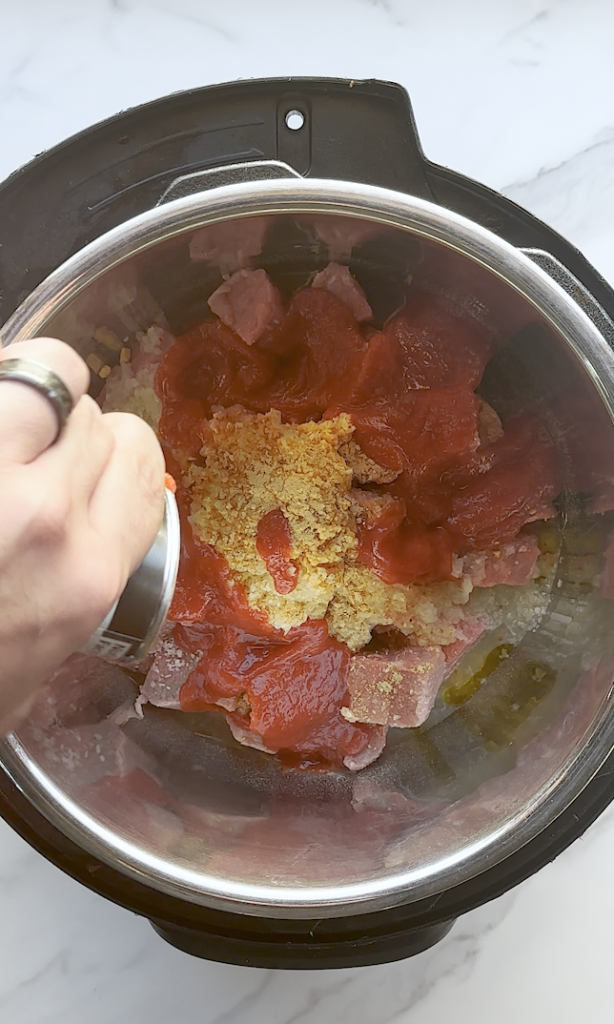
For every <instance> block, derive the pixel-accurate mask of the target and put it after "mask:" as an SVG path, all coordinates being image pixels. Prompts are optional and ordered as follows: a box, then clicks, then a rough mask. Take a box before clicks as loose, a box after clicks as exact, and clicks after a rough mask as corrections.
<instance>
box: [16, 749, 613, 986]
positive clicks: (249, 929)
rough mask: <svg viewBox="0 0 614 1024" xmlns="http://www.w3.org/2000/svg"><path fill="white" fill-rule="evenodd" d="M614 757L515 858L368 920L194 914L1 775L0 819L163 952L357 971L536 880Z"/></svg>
mask: <svg viewBox="0 0 614 1024" xmlns="http://www.w3.org/2000/svg"><path fill="white" fill-rule="evenodd" d="M613 778H614V754H612V755H610V757H609V758H608V760H607V761H606V763H605V764H604V765H603V767H602V768H601V770H600V772H598V774H597V775H596V776H595V778H594V779H593V780H592V782H591V783H590V784H589V785H588V786H587V787H586V789H585V790H584V792H583V793H581V794H580V796H578V797H577V798H576V800H574V802H573V803H572V804H570V806H569V807H568V808H567V809H566V810H565V811H564V812H563V814H561V815H559V817H558V818H557V819H556V821H554V822H553V823H552V825H550V827H549V828H547V829H545V830H544V831H543V832H542V833H540V835H538V836H536V838H535V839H533V840H531V842H530V843H527V845H526V846H524V847H523V848H522V849H521V850H519V851H517V852H516V853H515V854H512V856H510V857H508V858H506V859H505V860H504V861H502V862H501V863H500V864H497V865H495V866H494V867H492V868H490V869H489V870H488V871H485V872H483V873H482V874H481V875H478V876H476V877H475V878H472V879H470V880H469V881H468V882H464V883H463V884H462V885H459V886H456V887H454V888H453V889H447V890H445V891H444V892H441V893H438V894H436V895H434V896H432V897H429V898H428V899H423V900H419V901H417V902H415V903H410V904H406V905H404V906H400V907H394V908H391V909H389V910H384V911H380V912H378V913H372V914H361V915H356V916H352V917H341V918H324V919H321V920H306V921H300V920H278V919H274V918H262V917H252V916H251V915H243V914H231V913H227V912H225V911H218V910H212V909H210V908H207V907H199V906H196V905H195V904H191V903H186V902H185V901H182V900H179V899H176V898H175V897H172V896H167V895H165V894H164V893H161V892H158V891H157V890H155V889H151V888H150V887H148V886H146V885H143V884H142V883H140V882H137V881H135V880H133V879H131V878H129V877H128V876H126V875H124V874H123V873H122V872H120V871H118V870H117V869H116V868H112V867H110V866H109V865H107V864H105V863H103V862H102V861H100V860H98V859H97V858H95V857H92V856H91V855H90V854H88V853H87V852H86V851H85V850H83V849H81V848H80V847H79V846H77V845H76V844H75V843H73V842H72V841H71V840H70V839H68V838H67V837H66V836H64V835H62V833H61V832H60V831H59V830H58V829H56V828H55V827H54V826H53V825H51V824H50V822H49V821H47V819H46V818H44V817H43V816H42V815H41V814H40V813H39V812H38V811H37V810H36V809H35V808H34V807H33V806H32V805H31V804H30V803H29V801H28V800H26V798H25V797H24V795H23V794H22V793H21V792H20V790H19V789H18V788H17V786H15V785H14V783H13V782H12V780H11V779H10V778H9V776H8V775H7V774H6V773H1V772H0V813H1V814H2V817H3V818H4V820H5V821H6V822H7V823H8V824H9V825H11V827H12V828H14V829H15V831H16V832H17V833H18V834H19V835H21V836H22V838H23V839H25V840H26V842H27V843H29V845H30V846H32V847H33V848H34V849H35V850H37V851H38V852H39V853H41V854H42V855H43V857H45V858H46V859H47V860H49V861H51V863H52V864H55V865H56V867H59V868H61V870H62V871H64V872H65V873H66V874H68V875H70V876H71V877H72V878H75V879H76V880H77V881H79V882H81V883H82V884H83V885H85V886H87V888H88V889H91V890H93V891H94V892H96V893H98V894H99V895H101V896H105V897H106V898H107V899H109V900H111V901H112V902H113V903H116V904H118V905H119V906H121V907H124V908H125V909H127V910H131V911H133V912H134V913H135V914H138V915H139V916H141V917H145V918H148V919H149V920H150V922H151V923H152V925H153V927H154V928H155V930H156V931H157V933H158V934H159V935H160V936H161V937H162V938H163V939H165V940H166V941H167V942H170V943H171V945H173V946H175V947H177V948H178V949H181V950H183V951H184V952H186V953H190V954H192V955H193V956H198V957H202V958H203V959H206V960H214V961H219V962H223V963H228V964H237V965H239V966H244V967H266V968H272V969H284V970H303V969H305V970H309V969H320V970H322V969H332V968H342V967H365V966H369V965H372V964H382V963H389V962H392V961H394V960H402V959H404V958H405V957H409V956H414V955H415V954H417V953H421V952H423V951H424V950H426V949H429V948H430V947H431V946H433V945H434V944H435V943H437V942H439V941H440V939H443V938H444V936H445V935H447V933H448V932H449V931H450V929H451V927H452V926H453V924H454V922H455V920H456V918H458V917H460V916H461V915H462V914H466V913H468V912H469V911H470V910H475V909H476V908H477V907H480V906H483V905H484V904H485V903H488V902H490V900H493V899H496V898H497V897H498V896H502V895H503V894H504V893H506V892H508V891H509V890H510V889H512V888H514V886H516V885H519V884H520V882H523V881H525V880H526V879H527V878H529V877H530V876H531V875H534V874H535V873H536V872H537V871H539V870H540V869H541V868H542V867H544V866H545V865H546V864H548V863H550V862H551V861H553V860H554V859H555V858H556V857H558V855H559V854H560V853H562V852H563V850H566V849H567V847H568V846H570V845H571V843H573V842H574V841H575V840H576V839H578V838H579V837H580V836H581V835H583V833H584V832H585V831H586V829H587V828H588V827H589V826H590V825H591V824H592V823H593V822H594V821H595V820H596V819H597V818H598V817H599V815H600V814H601V813H602V812H603V811H604V810H605V809H606V807H607V806H608V805H609V804H610V802H611V800H612V797H613V796H614V791H613Z"/></svg>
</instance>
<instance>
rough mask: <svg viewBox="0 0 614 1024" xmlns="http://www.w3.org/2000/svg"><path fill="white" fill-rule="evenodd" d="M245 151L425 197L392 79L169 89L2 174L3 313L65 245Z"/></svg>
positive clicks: (415, 147) (416, 152)
mask: <svg viewBox="0 0 614 1024" xmlns="http://www.w3.org/2000/svg"><path fill="white" fill-rule="evenodd" d="M292 112H296V113H295V114H294V116H293V117H289V116H288V115H290V114H292ZM301 118H302V123H300V122H301ZM297 123H300V127H299V128H298V129H297V128H295V127H293V125H294V124H297ZM253 161H278V162H280V163H285V164H288V165H289V166H290V167H291V168H293V169H294V170H295V171H296V172H298V173H299V174H301V175H308V176H312V177H321V178H338V179H344V180H353V181H358V182H366V183H368V184H370V185H380V186H384V187H386V188H391V189H397V190H399V191H403V192H408V193H412V194H413V195H416V196H420V197H422V198H426V199H430V198H432V195H431V191H430V188H429V185H428V183H427V168H428V165H427V163H426V161H425V159H424V156H423V154H422V150H421V148H420V143H419V141H418V136H417V133H416V129H415V125H414V120H413V115H412V111H411V106H410V103H409V98H408V96H407V93H406V92H405V90H404V89H402V88H401V86H399V85H393V84H391V83H387V82H378V81H369V82H358V81H357V82H352V81H350V80H347V79H346V80H341V79H318V78H284V79H271V80H262V81H246V82H235V83H231V84H229V85H216V86H208V87H207V88H204V89H195V90H192V91H190V92H183V93H176V94H175V95H173V96H167V97H165V98H164V99H161V100H156V101H155V102H153V103H147V104H145V105H144V106H142V107H136V108H135V109H133V110H128V111H126V112H125V113H123V114H118V115H117V116H116V117H112V118H110V119H109V120H108V121H105V122H103V123H102V124H98V125H94V126H93V127H92V128H90V129H88V130H87V131H85V132H81V133H80V134H79V135H75V136H73V138H71V139H68V140H67V141H66V142H64V143H62V144H61V145H60V146H56V147H55V149H51V150H49V151H48V152H47V153H44V154H42V155H41V156H39V157H37V158H36V159H35V160H33V161H32V163H30V164H29V165H27V166H26V167H23V168H21V169H20V170H19V171H16V172H15V174H13V175H12V176H11V177H10V178H8V179H7V181H5V182H3V183H2V184H0V323H2V322H4V320H6V319H7V318H8V316H9V315H10V314H11V313H12V312H13V310H14V309H15V307H16V306H17V305H18V303H19V302H20V301H21V300H22V299H23V298H25V296H26V295H27V294H28V293H29V292H30V291H31V290H32V289H33V288H34V287H35V286H36V285H37V284H38V283H39V282H40V281H41V280H42V279H43V278H44V277H46V275H47V274H49V273H50V272H51V271H52V270H54V269H55V268H56V267H57V266H58V265H59V264H60V263H62V262H63V261H64V260H65V259H66V258H67V257H68V256H69V255H71V254H72V253H73V252H76V251H77V250H78V249H80V248H82V247H83V246H84V245H86V244H87V243H88V242H91V241H92V240H93V239H95V238H97V237H98V236H99V235H101V234H104V232H105V231H108V230H109V229H110V228H112V227H115V226H116V225H117V224H121V223H123V222H124V221H126V220H129V219H130V218H131V217H134V216H136V215H137V214H139V213H143V212H144V211H145V210H149V209H151V208H152V207H154V206H155V205H156V203H157V202H158V201H159V200H160V197H161V196H162V195H163V194H164V193H165V191H166V190H167V189H168V187H169V185H170V184H171V183H172V182H173V181H175V179H177V178H180V177H182V176H188V175H191V174H195V173H197V172H201V171H203V170H206V169H210V168H215V167H222V166H224V165H228V164H241V163H247V162H253Z"/></svg>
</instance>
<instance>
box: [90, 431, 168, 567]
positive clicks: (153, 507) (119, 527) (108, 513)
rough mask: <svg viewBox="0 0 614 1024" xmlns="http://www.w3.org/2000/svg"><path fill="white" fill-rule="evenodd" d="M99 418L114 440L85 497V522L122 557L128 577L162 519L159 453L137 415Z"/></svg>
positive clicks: (162, 502)
mask: <svg viewBox="0 0 614 1024" xmlns="http://www.w3.org/2000/svg"><path fill="white" fill-rule="evenodd" d="M102 421H103V423H104V424H105V426H106V427H108V428H109V429H110V430H111V432H112V434H113V436H114V439H115V444H114V447H113V451H112V453H111V456H110V459H109V461H108V464H107V466H106V469H105V471H104V473H103V475H102V477H101V478H100V481H99V483H98V485H97V487H96V489H95V490H94V493H93V495H92V498H91V501H90V506H89V517H90V524H91V526H92V527H93V529H94V530H95V531H96V532H97V534H98V536H99V537H100V543H101V544H103V545H104V549H105V550H107V551H109V552H117V553H118V557H120V558H121V559H122V560H123V570H124V573H125V577H126V579H127V578H128V576H129V575H130V574H131V573H133V572H134V570H135V569H136V568H137V567H138V566H139V565H140V563H141V562H142V561H143V558H144V557H145V555H146V554H147V552H148V551H149V548H150V547H151V545H152V544H153V542H154V540H155V537H156V533H157V532H158V529H159V527H160V523H161V522H162V517H163V514H164V456H163V455H162V449H161V448H160V445H159V443H158V440H157V438H156V435H155V434H154V432H153V430H151V428H150V427H148V426H147V424H146V423H144V422H143V420H140V419H139V418H138V417H137V416H132V415H131V414H130V413H107V414H106V415H104V416H103V417H102Z"/></svg>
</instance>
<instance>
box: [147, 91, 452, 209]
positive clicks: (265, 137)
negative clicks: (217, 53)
mask: <svg viewBox="0 0 614 1024" xmlns="http://www.w3.org/2000/svg"><path fill="white" fill-rule="evenodd" d="M226 90H227V92H226V102H227V103H232V104H233V106H234V105H236V107H237V109H236V111H235V112H234V113H235V115H236V116H235V117H234V118H233V124H234V125H237V126H239V125H240V127H241V128H242V129H243V130H244V131H245V132H247V133H248V134H249V136H250V143H253V142H254V137H253V134H254V127H255V125H257V123H258V118H261V129H260V133H261V138H260V139H259V145H260V147H261V149H262V152H263V154H264V155H265V159H264V160H260V159H254V158H253V157H252V158H251V159H249V160H241V161H240V162H238V163H235V161H234V160H233V159H232V156H231V155H230V153H229V152H228V151H226V153H225V155H224V159H223V160H221V159H220V162H219V164H218V166H217V167H215V168H213V169H211V168H209V167H206V168H204V169H201V170H199V171H196V172H191V173H188V174H182V175H180V176H179V177H178V179H177V180H176V181H175V182H173V183H172V184H171V185H170V186H167V188H166V190H165V192H164V194H163V195H162V196H161V199H160V201H161V202H168V201H169V200H170V199H174V198H177V197H178V196H179V195H182V194H191V193H194V192H197V191H199V190H200V188H202V189H205V188H211V187H214V186H215V185H216V184H218V183H219V182H218V178H219V177H220V175H221V176H222V182H221V183H226V179H225V175H227V173H230V174H231V175H232V179H231V180H235V181H239V180H254V179H257V178H258V177H259V176H262V177H271V176H275V177H279V176H281V175H280V174H279V169H281V168H284V167H285V168H286V169H287V170H286V173H287V174H292V172H294V173H295V174H297V175H298V176H305V177H317V178H336V179H341V180H347V181H359V182H366V183H368V184H370V185H380V186H385V187H387V188H391V189H396V190H397V191H404V192H409V193H411V194H412V195H417V196H420V197H422V198H425V199H432V193H431V190H430V187H429V185H428V182H427V179H426V174H425V158H424V155H423V153H422V149H421V147H420V142H419V140H418V135H417V131H416V126H415V122H414V118H413V114H412V110H411V105H410V102H409V97H408V95H407V93H406V92H405V90H404V89H402V88H401V86H398V85H393V84H391V83H388V82H378V81H368V82H355V81H352V80H336V79H309V78H306V79H276V80H271V81H266V82H257V81H252V82H242V83H238V84H236V85H229V86H227V87H226ZM226 131H227V129H225V128H224V127H223V126H219V127H218V128H217V132H218V133H220V142H221V141H222V136H223V135H224V133H225V132H226ZM235 141H238V137H235ZM267 142H268V143H269V144H270V143H272V144H273V148H272V149H271V148H267ZM249 151H250V149H249V146H248V145H247V140H246V143H245V145H244V146H243V148H242V151H240V152H239V154H238V155H241V152H243V153H247V152H249ZM251 152H252V153H253V152H254V149H253V148H252V150H251ZM275 167H277V168H278V173H276V174H274V175H273V174H272V173H271V169H274V168H275Z"/></svg>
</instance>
